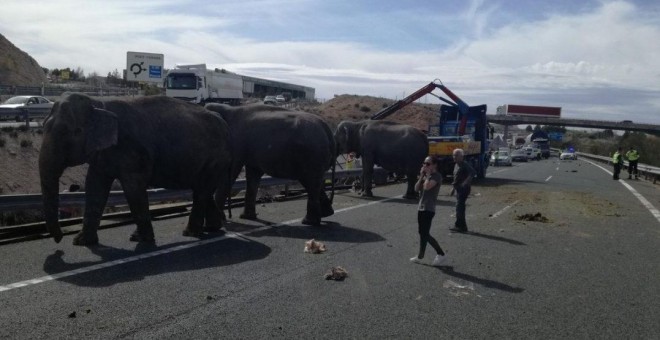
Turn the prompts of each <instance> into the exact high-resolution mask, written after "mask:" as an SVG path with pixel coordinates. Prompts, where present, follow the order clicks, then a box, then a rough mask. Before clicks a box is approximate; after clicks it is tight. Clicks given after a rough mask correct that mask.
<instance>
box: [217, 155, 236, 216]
mask: <svg viewBox="0 0 660 340" xmlns="http://www.w3.org/2000/svg"><path fill="white" fill-rule="evenodd" d="M242 167H243V166H242V165H241V166H235V167H232V170H231V180H230V181H229V182H226V181H223V180H222V179H220V183H219V184H218V188H217V189H216V190H215V195H214V197H215V200H214V201H215V205H216V207H217V210H218V211H219V213H220V220H221V221H222V222H225V221H227V216H226V215H225V204H226V203H227V199H228V198H229V196H230V195H231V194H232V187H233V186H234V183H236V179H237V178H238V175H240V173H241V168H242Z"/></svg>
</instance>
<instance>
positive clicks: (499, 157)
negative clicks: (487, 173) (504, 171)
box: [490, 151, 512, 166]
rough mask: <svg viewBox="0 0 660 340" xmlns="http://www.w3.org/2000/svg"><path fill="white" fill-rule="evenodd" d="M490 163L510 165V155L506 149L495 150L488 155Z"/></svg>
mask: <svg viewBox="0 0 660 340" xmlns="http://www.w3.org/2000/svg"><path fill="white" fill-rule="evenodd" d="M490 165H495V166H497V165H508V166H511V165H512V163H511V156H510V155H509V152H508V151H495V152H493V154H492V155H491V156H490Z"/></svg>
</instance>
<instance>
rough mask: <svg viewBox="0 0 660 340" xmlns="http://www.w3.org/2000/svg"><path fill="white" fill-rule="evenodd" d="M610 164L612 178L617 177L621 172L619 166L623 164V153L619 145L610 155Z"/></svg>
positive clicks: (615, 178)
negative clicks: (612, 172)
mask: <svg viewBox="0 0 660 340" xmlns="http://www.w3.org/2000/svg"><path fill="white" fill-rule="evenodd" d="M612 164H614V174H613V176H612V179H614V180H617V179H619V173H621V167H622V166H623V154H622V153H621V147H619V148H618V149H617V150H616V152H615V153H614V155H612Z"/></svg>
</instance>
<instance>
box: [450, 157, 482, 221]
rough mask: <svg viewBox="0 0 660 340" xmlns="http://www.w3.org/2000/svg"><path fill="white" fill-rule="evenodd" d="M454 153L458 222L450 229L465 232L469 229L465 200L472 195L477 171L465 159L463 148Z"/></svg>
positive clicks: (454, 183) (454, 184)
mask: <svg viewBox="0 0 660 340" xmlns="http://www.w3.org/2000/svg"><path fill="white" fill-rule="evenodd" d="M452 155H453V157H454V163H455V165H454V182H453V183H452V185H453V186H454V191H455V192H456V222H455V223H454V227H453V228H449V230H451V231H456V232H461V233H465V232H467V231H468V228H467V222H466V221H465V202H466V201H467V198H468V196H469V195H470V190H471V188H472V177H474V175H475V173H476V172H475V171H474V169H473V168H472V166H470V164H468V163H467V162H465V161H464V158H465V152H464V151H463V149H456V150H454V152H453V153H452Z"/></svg>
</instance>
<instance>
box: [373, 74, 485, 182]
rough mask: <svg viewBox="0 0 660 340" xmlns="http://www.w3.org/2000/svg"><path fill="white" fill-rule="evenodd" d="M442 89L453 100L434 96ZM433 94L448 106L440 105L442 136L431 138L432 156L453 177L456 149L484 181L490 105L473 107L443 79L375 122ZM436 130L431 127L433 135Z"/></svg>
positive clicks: (386, 110) (388, 109) (375, 116)
mask: <svg viewBox="0 0 660 340" xmlns="http://www.w3.org/2000/svg"><path fill="white" fill-rule="evenodd" d="M435 89H440V90H441V91H442V92H444V93H445V94H446V95H447V96H448V97H449V98H451V100H450V99H446V98H444V97H441V96H439V95H436V94H434V93H432V92H433V90H435ZM426 94H430V95H432V96H434V97H436V98H438V99H440V100H441V101H443V102H444V103H446V105H445V104H443V105H440V111H439V112H438V126H437V131H438V136H429V137H428V140H429V154H430V155H431V156H437V157H441V158H442V159H443V160H444V161H443V162H441V168H440V169H439V170H440V172H441V173H442V174H443V176H448V175H450V174H453V169H454V161H453V159H452V153H453V152H454V150H455V149H458V148H460V149H463V151H465V161H467V162H469V163H470V165H472V167H473V168H474V169H475V170H476V173H477V178H484V177H485V176H486V170H487V168H488V163H489V154H488V148H489V143H490V140H489V139H488V136H489V134H488V121H487V118H486V105H479V106H469V105H468V104H466V103H465V102H464V101H463V100H462V99H461V98H459V97H458V96H457V95H455V94H454V93H453V92H451V91H450V90H449V89H448V88H447V87H446V86H444V85H443V84H442V82H441V81H440V80H439V79H436V80H434V81H433V82H431V83H429V84H428V85H426V86H424V87H422V88H421V89H419V90H417V91H416V92H414V93H412V94H411V95H409V96H408V97H406V98H403V99H401V100H399V101H396V102H395V103H394V104H392V105H390V106H388V107H386V108H384V109H382V110H380V111H378V112H376V113H375V114H373V115H372V116H371V119H383V118H385V117H387V116H389V115H391V114H393V113H394V112H396V111H398V110H399V109H401V108H403V107H404V106H406V105H408V104H410V103H412V102H414V101H415V100H417V99H419V98H421V97H422V96H424V95H426ZM432 130H436V128H435V127H429V131H432Z"/></svg>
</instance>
